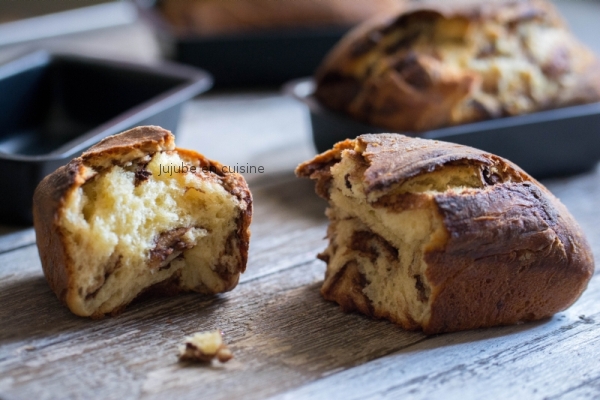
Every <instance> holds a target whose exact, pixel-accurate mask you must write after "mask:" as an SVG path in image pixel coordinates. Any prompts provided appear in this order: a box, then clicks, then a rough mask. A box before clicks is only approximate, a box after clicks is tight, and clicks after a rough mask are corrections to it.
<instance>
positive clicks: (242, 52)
mask: <svg viewBox="0 0 600 400" xmlns="http://www.w3.org/2000/svg"><path fill="white" fill-rule="evenodd" d="M137 4H138V6H139V7H140V12H141V14H142V16H143V17H145V19H146V20H148V21H150V22H151V24H152V25H153V26H154V28H155V30H156V31H157V34H158V35H159V37H160V38H161V41H162V43H163V46H165V47H167V48H170V50H169V51H167V53H168V54H169V53H170V54H169V56H170V57H172V58H173V59H174V60H176V61H178V62H182V63H185V64H190V65H193V66H196V67H200V68H203V69H206V70H207V71H208V72H210V73H211V74H212V75H213V77H214V79H215V87H216V88H219V89H221V88H231V87H249V86H273V85H281V84H283V83H284V82H286V81H289V80H290V79H294V78H299V77H302V76H306V75H312V74H313V73H314V71H315V69H316V68H317V67H318V66H319V64H320V63H321V61H322V60H323V57H325V55H326V54H327V53H328V52H329V50H330V49H331V48H332V47H333V46H334V45H335V44H336V43H337V42H338V41H339V40H340V39H341V38H342V36H343V35H344V34H345V33H346V32H347V31H348V30H349V29H350V28H351V27H349V26H328V27H314V28H294V29H277V30H263V31H256V32H244V33H236V34H227V35H212V36H199V35H182V34H178V33H176V32H175V30H174V29H173V28H172V27H170V26H169V24H168V22H167V21H165V20H164V18H162V16H161V15H160V13H159V12H158V11H157V10H156V9H155V8H154V7H153V4H154V2H153V1H144V0H137Z"/></svg>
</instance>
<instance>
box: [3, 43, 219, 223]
mask: <svg viewBox="0 0 600 400" xmlns="http://www.w3.org/2000/svg"><path fill="white" fill-rule="evenodd" d="M211 83H212V79H211V77H210V75H209V74H207V73H205V72H203V71H199V70H196V69H192V68H188V67H181V66H178V65H172V64H163V65H159V66H146V65H138V64H131V63H126V62H121V61H112V60H104V59H95V58H88V57H80V56H74V55H58V54H49V53H46V52H38V53H34V54H31V55H28V56H26V57H23V58H20V59H18V60H15V61H12V62H10V63H7V64H4V65H2V66H0V170H1V171H2V173H1V174H0V202H1V204H2V207H0V222H2V223H30V222H31V219H32V215H31V205H32V196H33V192H34V190H35V188H36V186H37V184H38V183H39V182H40V181H41V180H42V179H43V178H44V176H46V175H47V174H49V173H51V172H52V171H54V170H55V169H56V168H58V167H59V166H61V165H64V164H66V163H67V162H68V161H69V160H71V159H72V158H74V157H76V156H78V155H80V154H81V153H82V152H83V151H84V150H85V149H87V148H88V147H90V146H91V145H93V144H94V143H96V142H98V141H99V140H101V139H102V138H104V137H106V136H109V135H112V134H116V133H119V132H121V131H124V130H126V129H129V128H132V127H134V126H138V125H160V126H162V127H164V128H166V129H169V130H173V131H174V130H176V128H177V123H178V120H179V115H180V111H181V106H182V104H183V102H184V101H186V100H188V99H190V98H192V97H194V96H196V95H197V94H199V93H201V92H204V91H206V90H208V89H209V88H210V86H211Z"/></svg>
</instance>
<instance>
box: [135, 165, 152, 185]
mask: <svg viewBox="0 0 600 400" xmlns="http://www.w3.org/2000/svg"><path fill="white" fill-rule="evenodd" d="M146 165H148V164H145V165H143V166H141V167H140V168H138V169H137V170H136V171H135V181H134V185H135V186H139V185H140V184H141V183H142V182H145V181H147V180H148V179H149V178H150V177H151V176H152V172H150V171H148V170H147V169H146Z"/></svg>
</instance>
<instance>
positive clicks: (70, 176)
mask: <svg viewBox="0 0 600 400" xmlns="http://www.w3.org/2000/svg"><path fill="white" fill-rule="evenodd" d="M184 166H185V170H184V169H183V167H184ZM192 168H193V169H192ZM223 171H224V170H223V166H222V165H221V164H219V163H218V162H216V161H212V160H209V159H207V158H205V157H204V156H202V155H201V154H199V153H197V152H195V151H191V150H185V149H178V148H176V147H175V142H174V136H173V135H172V134H171V133H170V132H169V131H167V130H165V129H162V128H160V127H156V126H145V127H138V128H134V129H131V130H129V131H127V132H123V133H121V134H119V135H114V136H111V137H108V138H106V139H104V140H103V141H101V142H100V143H98V144H97V145H95V146H93V147H92V148H90V149H89V150H88V151H86V152H85V153H83V154H82V156H81V157H78V158H75V159H73V160H72V161H70V162H69V163H68V164H67V165H65V166H63V167H60V168H58V169H57V170H56V171H55V172H53V173H52V174H50V175H48V176H47V177H46V178H45V179H44V180H43V181H42V182H41V183H40V184H39V186H38V187H37V189H36V191H35V193H34V199H33V217H34V227H35V231H36V241H37V245H38V250H39V254H40V258H41V261H42V267H43V269H44V274H45V276H46V278H47V280H48V282H49V284H50V287H51V288H52V289H53V291H54V292H55V293H56V295H57V296H58V298H59V299H60V300H61V301H63V302H64V303H65V304H66V305H67V306H68V307H69V308H70V309H71V311H72V312H74V313H75V314H77V315H81V316H93V317H101V316H103V315H105V314H114V313H118V312H120V311H121V310H122V309H123V308H124V307H125V306H126V305H127V304H129V303H130V302H131V301H132V300H133V299H135V298H136V297H138V296H139V295H141V294H142V293H152V292H154V293H169V294H174V293H178V292H186V291H196V292H201V293H210V294H213V293H220V292H223V291H227V290H231V289H232V288H234V287H235V286H236V284H237V282H238V279H239V275H240V274H241V273H242V272H243V271H244V270H245V268H246V262H247V258H248V245H249V238H250V230H249V225H250V221H251V217H252V196H251V194H250V191H249V189H248V186H247V184H246V182H245V180H244V178H243V177H242V176H241V175H239V174H235V173H224V172H223Z"/></svg>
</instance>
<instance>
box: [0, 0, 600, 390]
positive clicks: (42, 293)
mask: <svg viewBox="0 0 600 400" xmlns="http://www.w3.org/2000/svg"><path fill="white" fill-rule="evenodd" d="M586 4H587V6H589V7H592V6H590V4H591V3H586ZM596 6H597V5H596ZM567 11H568V10H567ZM584 11H585V10H584ZM580 14H581V15H580V16H579V17H577V18H579V19H581V20H584V19H586V18H587V19H588V20H591V19H593V18H594V17H595V18H596V20H597V14H596V15H595V16H594V15H593V14H592V13H589V12H588V13H586V12H580ZM567 16H569V15H567ZM598 26H600V24H595V25H593V26H592V25H590V24H587V25H585V24H581V25H575V26H574V27H575V28H576V30H577V29H579V30H580V31H582V30H589V31H590V32H592V31H593V32H598ZM144 29H145V28H143V29H142V30H139V29H137V30H135V29H134V30H132V31H130V32H128V33H127V37H128V38H129V43H131V40H135V41H136V44H137V45H136V46H129V47H127V46H121V47H118V46H117V47H116V49H117V51H116V52H117V53H119V48H120V49H121V50H120V53H122V54H125V53H130V52H131V51H138V53H140V54H141V55H143V56H144V57H147V58H150V59H151V58H154V57H155V55H156V48H155V47H152V46H153V45H151V44H150V45H148V43H149V42H148V41H147V40H148V39H147V36H146V33H147V31H144ZM83 36H85V35H83ZM597 37H598V36H597V34H596V35H595V36H594V38H593V40H589V38H591V36H588V43H590V44H592V45H594V44H595V45H596V46H598V43H599V42H598V41H597ZM117 38H119V35H117V34H116V33H113V34H111V33H109V34H107V35H105V37H104V38H98V39H94V36H93V35H91V34H90V35H89V36H88V37H87V38H86V37H84V39H85V40H84V41H83V42H81V41H80V42H79V44H78V43H77V41H76V39H73V38H68V39H65V40H66V43H67V47H70V48H71V47H74V48H76V49H79V50H85V49H88V50H89V48H90V46H91V44H92V43H97V44H99V47H98V48H99V49H100V52H101V53H102V54H104V53H105V52H107V51H109V50H110V49H113V47H111V46H108V43H109V42H110V43H115V42H118V40H115V39H117ZM59 47H60V46H59ZM92 47H93V46H92ZM126 47H127V49H126V50H127V51H125V48H126ZM140 48H144V49H145V50H144V51H140V50H139V49H140ZM597 48H598V47H597ZM136 49H137V50H136ZM149 49H150V50H149ZM118 55H119V54H118ZM142 58H143V57H142ZM308 124H309V122H308V115H307V113H306V110H304V109H303V107H302V106H301V105H299V104H297V103H295V102H294V101H293V100H291V99H286V98H284V97H281V96H280V95H278V94H277V93H275V92H247V93H231V94H223V93H222V94H217V95H208V96H205V97H202V98H201V99H197V100H195V101H194V102H192V103H190V104H189V105H188V106H187V108H186V109H185V112H184V116H183V120H182V124H181V129H180V132H179V134H178V143H179V145H180V146H182V147H190V148H194V149H197V150H199V151H201V152H203V153H204V154H206V155H207V156H208V157H211V158H215V159H217V160H220V161H221V162H222V163H225V164H231V165H235V164H240V165H241V164H246V163H249V164H252V165H260V166H263V167H264V168H265V173H264V174H252V175H247V176H246V177H247V179H248V181H249V182H250V186H251V189H252V191H253V194H254V201H255V213H254V219H253V223H252V241H251V247H250V257H249V263H248V268H247V271H246V273H245V274H244V275H243V277H242V279H241V282H240V284H239V286H238V287H237V288H236V289H235V290H233V291H232V292H230V293H226V294H223V295H220V296H216V297H204V296H200V295H194V294H190V295H184V296H180V297H171V298H162V299H153V300H146V301H143V302H137V303H135V304H133V305H131V306H130V307H129V308H128V309H127V310H126V311H125V313H123V314H122V315H120V316H119V317H116V318H106V319H104V320H100V321H92V320H89V319H84V318H79V317H76V316H74V315H72V314H71V313H70V312H69V311H68V310H67V309H66V308H65V307H63V306H62V305H61V304H60V303H59V302H58V300H57V299H56V297H55V296H54V294H53V293H52V292H51V291H50V289H49V287H48V285H47V284H46V282H45V280H44V277H43V275H42V271H41V266H40V261H39V258H38V255H37V249H36V247H35V244H34V241H35V238H34V235H33V232H32V230H31V229H24V230H16V231H15V229H14V228H7V227H0V399H4V400H9V399H39V400H41V399H51V398H103V399H104V398H107V399H110V398H115V399H130V398H182V399H186V398H189V399H197V398H207V399H234V398H248V399H254V398H267V397H273V398H294V399H296V398H317V399H331V398H336V399H337V398H339V399H353V398H356V399H362V398H392V399H395V398H401V397H404V396H408V397H410V398H465V399H466V398H481V397H484V396H485V397H491V398H511V397H513V398H539V399H542V398H555V397H560V398H582V397H590V398H599V397H600V278H599V277H598V276H597V275H598V274H596V276H594V278H593V279H592V281H591V283H590V285H589V288H588V290H587V291H586V292H585V293H584V294H583V296H582V297H581V298H580V299H579V300H578V301H577V303H575V305H573V306H572V307H571V308H570V309H568V310H567V311H565V312H562V313H560V314H557V315H556V316H554V317H553V318H551V319H549V320H545V321H541V322H537V323H529V324H524V325H518V326H509V327H501V328H492V329H485V330H476V331H469V332H461V333H454V334H445V335H438V336H431V337H427V336H425V335H423V334H421V333H418V332H406V331H403V330H402V329H400V328H398V327H396V326H394V325H392V324H390V323H388V322H385V321H372V320H369V319H367V318H365V317H363V316H360V315H357V314H344V313H342V312H341V311H340V310H339V308H338V307H337V306H336V305H335V304H333V303H328V302H326V301H324V300H323V299H322V298H321V296H320V294H319V288H320V284H321V282H322V279H323V275H324V270H325V266H324V264H323V263H322V262H321V261H318V260H316V259H315V255H316V254H317V253H318V252H319V251H320V250H322V249H323V248H324V247H325V241H324V240H323V237H324V236H325V229H326V224H327V221H326V219H325V217H324V215H323V212H324V210H325V202H324V201H322V200H320V199H319V198H318V197H317V196H316V195H315V194H314V190H313V184H312V183H311V182H309V181H308V180H301V179H297V178H295V177H294V176H293V172H292V171H293V168H294V167H295V166H296V165H297V164H298V163H299V162H301V161H303V160H305V159H307V158H309V157H311V156H312V154H313V151H314V150H313V148H312V145H311V142H310V137H309V126H308ZM3 173H9V171H3ZM545 183H546V184H547V185H548V187H549V188H550V189H551V190H552V191H553V192H554V193H555V194H556V195H557V196H558V197H560V198H561V199H562V201H563V202H564V203H565V204H566V205H567V206H568V207H569V209H570V210H571V212H572V213H573V214H574V215H575V217H576V218H577V219H578V221H579V222H580V224H581V225H582V227H583V229H584V230H585V232H586V233H587V235H588V239H589V240H590V242H591V244H592V247H593V250H594V254H595V257H596V259H600V212H599V211H598V204H599V203H600V168H597V169H596V170H595V171H590V172H588V173H585V174H581V175H578V176H573V177H570V178H566V179H559V180H552V181H546V182H545ZM210 329H220V330H222V331H223V332H224V335H225V338H226V341H227V342H228V343H229V345H230V348H231V349H232V351H233V353H234V355H235V358H234V359H233V360H232V361H230V362H229V363H227V364H223V365H219V364H214V365H212V366H191V365H184V364H180V363H178V362H177V357H176V355H177V347H178V345H179V344H180V343H181V341H182V339H183V338H184V336H186V335H188V334H191V333H193V332H197V331H204V330H210Z"/></svg>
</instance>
